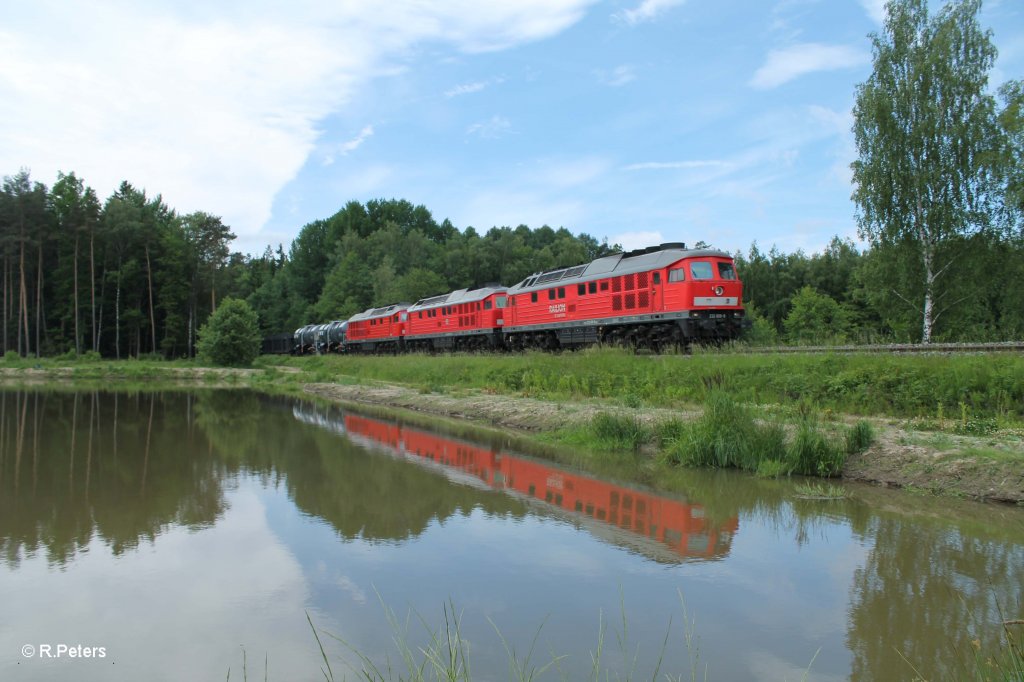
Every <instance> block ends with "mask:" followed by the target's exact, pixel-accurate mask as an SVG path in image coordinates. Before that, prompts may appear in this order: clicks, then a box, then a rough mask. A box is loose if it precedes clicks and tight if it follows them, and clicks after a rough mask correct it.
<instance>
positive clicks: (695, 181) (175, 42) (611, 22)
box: [0, 0, 1024, 253]
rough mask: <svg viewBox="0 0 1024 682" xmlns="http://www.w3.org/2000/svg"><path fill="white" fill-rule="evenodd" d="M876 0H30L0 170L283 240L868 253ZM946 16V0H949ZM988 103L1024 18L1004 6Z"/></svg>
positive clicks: (8, 22)
mask: <svg viewBox="0 0 1024 682" xmlns="http://www.w3.org/2000/svg"><path fill="white" fill-rule="evenodd" d="M882 5H883V3H882V2H881V0H778V1H775V2H772V1H765V2H755V1H753V0H745V1H744V2H740V1H738V0H732V1H730V0H717V1H715V2H711V1H709V0H613V1H610V2H595V1H594V0H489V1H486V2H480V1H474V0H449V1H441V0H436V1H434V2H429V1H427V0H391V1H390V2H387V3H379V2H332V3H327V2H319V1H315V0H296V1H294V2H290V3H276V2H268V1H266V0H233V1H225V2H217V3H208V2H200V1H198V0H196V1H179V2H167V3H160V2H154V3H138V2H136V1H134V0H131V1H128V0H102V1H98V2H95V3H72V2H67V1H64V0H60V1H58V0H38V1H37V2H33V3H21V4H19V5H18V6H12V7H8V8H6V9H5V21H4V24H3V25H2V26H0V121H2V122H3V125H2V126H0V173H4V174H11V173H14V172H16V171H17V170H18V169H19V168H21V167H27V168H29V169H31V171H32V173H33V177H34V178H35V179H37V180H41V181H43V182H46V183H47V184H51V183H52V182H53V181H54V180H55V178H56V173H57V171H58V170H65V171H71V170H74V171H75V172H77V173H78V174H79V175H80V176H81V177H83V178H84V179H85V180H86V182H87V183H89V184H90V185H92V186H94V187H95V188H96V189H97V191H98V192H99V193H100V195H101V196H106V195H107V194H109V193H110V192H111V191H112V190H113V189H114V188H115V187H116V186H117V184H118V183H119V182H120V180H122V179H127V180H129V181H131V182H133V183H134V184H135V185H136V186H139V187H143V188H145V189H146V190H147V191H148V192H149V193H150V194H157V193H161V194H163V196H164V198H165V200H166V201H167V203H168V204H169V205H171V206H172V207H174V208H176V209H178V210H179V211H183V212H187V211H192V210H205V211H208V212H211V213H214V214H217V215H221V216H223V218H224V220H225V222H226V223H227V224H229V225H230V226H231V228H232V229H233V230H234V232H235V233H236V234H237V235H238V240H237V241H236V243H235V248H237V249H240V250H243V251H247V252H251V253H258V252H260V251H262V250H263V247H264V246H265V245H267V244H273V245H276V244H277V243H279V242H280V243H284V245H285V247H286V248H287V246H288V244H289V243H290V241H291V239H292V238H294V236H295V235H296V234H297V232H298V230H299V228H301V226H302V225H303V224H305V223H307V222H309V221H311V220H315V219H318V218H325V217H328V216H330V215H331V214H332V213H334V212H335V211H336V210H338V209H339V208H341V207H342V206H343V205H344V204H345V203H346V202H347V201H349V200H353V199H354V200H357V201H364V202H365V201H367V200H369V199H374V198H402V199H407V200H409V201H411V202H413V203H415V204H423V205H425V206H426V207H427V208H428V209H430V211H431V212H432V213H433V215H434V217H435V218H436V219H437V220H438V221H440V220H442V219H445V218H448V219H450V220H451V221H452V222H453V223H454V224H455V225H456V226H457V227H459V228H460V229H461V228H465V227H467V226H470V225H472V226H473V227H475V228H476V229H477V231H478V232H484V231H486V230H487V229H489V228H490V227H492V226H495V225H499V226H500V225H511V226H516V225H519V224H527V225H529V226H531V227H539V226H540V225H542V224H548V225H550V226H552V227H566V228H568V229H569V230H571V231H573V232H587V233H589V234H591V235H593V236H595V237H597V238H598V239H604V238H607V239H608V240H609V241H611V242H620V243H622V244H623V245H625V246H626V247H629V248H632V247H638V246H645V245H648V244H651V243H658V242H661V241H685V242H689V243H694V242H696V241H697V240H703V241H706V242H709V243H712V244H714V245H716V246H718V247H721V248H724V249H727V250H729V251H734V250H737V249H739V250H743V251H745V250H746V249H747V248H748V247H749V246H750V244H751V242H753V241H754V240H757V241H758V243H759V244H760V245H761V246H762V247H765V248H767V247H770V246H771V245H772V244H776V245H778V246H779V248H781V249H782V250H784V251H793V250H796V249H798V248H799V249H804V250H805V251H808V252H812V251H815V250H820V249H821V248H822V247H823V246H824V245H825V244H826V243H827V242H828V240H829V239H830V238H831V237H832V236H833V235H839V236H842V237H851V238H855V237H856V226H855V223H854V217H853V204H852V202H851V201H850V198H849V197H850V193H851V185H850V171H849V163H850V162H851V161H852V160H853V158H854V155H855V149H854V145H853V137H852V134H851V132H850V126H851V124H852V117H851V114H850V111H851V107H852V105H853V98H854V88H855V86H856V84H857V83H859V82H862V81H863V80H864V79H865V78H866V77H867V75H868V73H869V70H870V63H871V52H870V43H869V41H868V38H867V34H868V33H869V32H871V31H876V30H879V29H880V27H881V24H880V21H881V18H882V11H883V10H882ZM933 5H934V7H936V8H937V7H938V6H939V3H933ZM982 23H983V25H985V26H986V27H989V28H991V29H992V30H993V32H994V42H995V44H996V46H997V47H998V49H999V51H1000V56H999V60H998V61H997V64H996V68H995V70H994V71H993V73H992V83H993V86H996V85H998V84H999V83H1000V82H1002V81H1004V80H1006V79H1008V78H1021V77H1024V3H1021V2H1019V1H1018V0H988V2H986V3H985V5H984V9H983V13H982Z"/></svg>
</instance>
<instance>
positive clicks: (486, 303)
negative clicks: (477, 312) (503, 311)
mask: <svg viewBox="0 0 1024 682" xmlns="http://www.w3.org/2000/svg"><path fill="white" fill-rule="evenodd" d="M490 309H491V302H490V301H484V310H490Z"/></svg>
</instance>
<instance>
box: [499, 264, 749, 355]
mask: <svg viewBox="0 0 1024 682" xmlns="http://www.w3.org/2000/svg"><path fill="white" fill-rule="evenodd" d="M742 296H743V290H742V284H741V282H740V280H739V279H738V278H737V276H736V270H735V268H734V266H733V261H732V258H731V257H730V256H729V254H727V253H725V252H723V251H717V250H713V249H691V250H688V249H686V247H685V245H683V244H662V245H661V246H660V247H651V248H649V249H644V250H641V251H634V252H630V253H625V254H621V253H620V254H614V255H611V256H606V257H604V258H599V259H598V260H595V261H593V262H591V263H588V264H585V265H578V266H575V267H572V268H564V269H559V270H552V271H550V272H545V273H538V274H536V275H531V276H530V277H527V278H526V279H525V280H523V281H522V282H520V283H519V284H517V285H516V286H514V287H511V288H510V289H509V297H510V302H511V311H512V315H511V320H509V321H508V322H507V323H506V339H507V342H508V344H509V345H510V346H511V347H513V348H524V347H531V346H532V347H540V348H549V349H553V348H559V347H573V346H580V345H585V344H590V343H598V342H602V343H616V342H621V343H628V344H630V345H637V346H646V347H650V348H654V349H659V348H661V347H662V346H664V345H666V344H676V345H685V344H687V343H690V342H692V341H701V340H709V341H720V340H729V339H734V338H736V337H737V336H739V333H740V331H741V329H742V326H743V307H742V305H741V301H742Z"/></svg>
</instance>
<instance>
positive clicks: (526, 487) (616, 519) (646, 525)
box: [293, 403, 739, 562]
mask: <svg viewBox="0 0 1024 682" xmlns="http://www.w3.org/2000/svg"><path fill="white" fill-rule="evenodd" d="M293 412H294V415H295V417H296V419H299V420H300V421H303V422H306V423H309V424H315V425H317V426H319V427H321V428H324V429H327V430H329V431H332V432H334V433H338V434H340V435H344V436H345V437H346V438H348V439H349V440H351V441H353V442H355V443H357V444H359V445H362V446H364V447H366V448H368V449H371V450H377V451H383V452H386V453H387V454H389V455H391V456H394V457H400V458H404V459H407V460H409V461H412V462H416V463H419V464H421V465H426V466H431V467H439V468H440V469H441V470H442V471H443V472H444V473H445V475H447V476H448V477H449V478H450V479H452V480H453V481H455V482H458V483H463V484H470V485H475V486H478V487H485V488H492V489H497V490H503V491H506V492H509V493H511V494H516V495H518V496H520V497H525V498H528V499H529V500H540V501H541V502H543V503H544V504H545V505H546V506H547V508H548V509H551V508H552V507H554V508H557V509H558V510H561V511H562V512H568V518H570V519H571V520H572V521H574V522H576V523H579V524H580V525H582V526H585V527H587V529H588V530H589V531H591V532H592V533H594V534H595V535H597V536H599V537H601V538H602V539H607V540H610V541H612V542H614V543H616V544H626V545H628V546H630V547H631V548H633V549H637V550H640V551H641V552H643V553H644V554H646V555H648V556H650V557H651V558H653V559H655V560H658V561H672V562H678V561H680V560H694V559H715V558H720V557H724V556H725V555H726V554H728V552H729V547H730V543H731V541H732V536H733V534H734V533H735V532H736V530H737V528H738V526H739V520H738V518H737V517H735V516H733V517H731V518H729V519H727V520H726V521H724V522H722V523H719V524H718V525H713V524H712V523H711V521H710V520H708V519H706V518H705V516H704V508H703V507H702V506H701V505H699V504H692V503H689V502H687V501H684V500H681V499H675V498H672V497H663V496H660V495H657V494H654V493H652V492H650V491H645V490H639V489H636V488H633V487H628V486H623V485H620V484H616V483H610V482H607V481H601V480H598V479H596V478H592V477H590V476H586V475H583V474H580V473H575V472H571V471H567V470H565V469H561V468H559V467H557V466H555V465H553V464H552V463H550V462H546V461H541V460H538V459H534V458H531V457H526V456H522V455H512V454H509V453H506V452H502V451H500V450H495V449H494V448H492V447H489V446H487V445H481V444H477V443H472V442H469V441H464V440H460V439H456V438H451V437H448V436H445V435H442V434H438V433H432V432H430V431H426V430H424V429H419V428H412V427H408V426H404V425H402V424H399V423H395V422H389V421H385V420H382V419H375V418H372V417H364V416H362V415H357V414H351V413H347V412H344V411H341V410H338V409H325V408H318V407H316V406H313V405H309V404H304V403H299V404H297V405H296V406H295V407H294V409H293ZM594 522H597V523H594ZM609 531H613V532H611V533H609ZM623 531H625V532H623ZM666 549H667V550H669V551H668V552H666Z"/></svg>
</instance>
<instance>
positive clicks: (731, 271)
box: [718, 263, 736, 279]
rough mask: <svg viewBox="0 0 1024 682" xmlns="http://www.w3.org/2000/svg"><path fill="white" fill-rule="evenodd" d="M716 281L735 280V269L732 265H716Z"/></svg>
mask: <svg viewBox="0 0 1024 682" xmlns="http://www.w3.org/2000/svg"><path fill="white" fill-rule="evenodd" d="M718 279H736V268H734V267H733V266H732V263H719V264H718Z"/></svg>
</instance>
